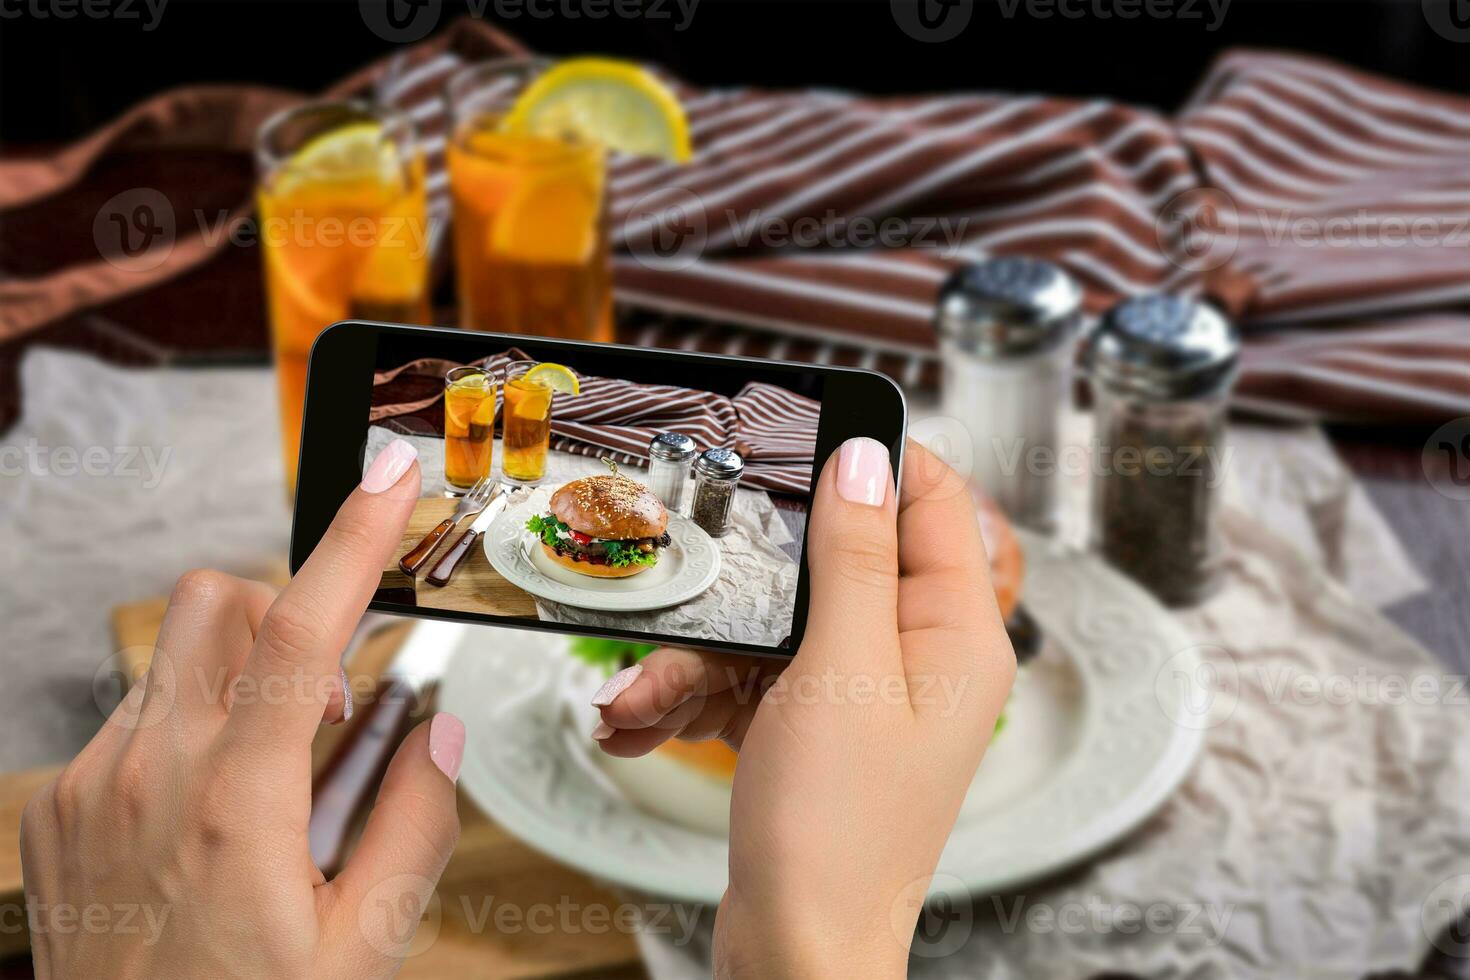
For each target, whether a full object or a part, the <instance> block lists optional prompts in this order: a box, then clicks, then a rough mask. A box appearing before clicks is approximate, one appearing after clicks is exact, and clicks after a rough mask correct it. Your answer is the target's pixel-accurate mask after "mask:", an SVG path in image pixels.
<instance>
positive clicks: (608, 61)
mask: <svg viewBox="0 0 1470 980" xmlns="http://www.w3.org/2000/svg"><path fill="white" fill-rule="evenodd" d="M504 128H505V129H506V130H508V131H509V132H522V133H531V134H534V135H540V136H567V135H570V136H573V137H575V138H578V139H585V140H588V141H591V142H595V143H600V144H602V145H603V146H606V147H608V148H610V149H613V150H618V151H620V152H623V153H632V154H638V155H640V156H652V157H660V158H662V159H664V160H669V161H672V162H674V163H684V162H685V161H687V160H688V159H689V158H690V156H691V151H690V144H689V120H688V119H687V118H686V117H685V115H684V108H683V106H681V105H679V99H678V97H677V96H675V95H674V93H673V92H671V91H670V90H669V87H668V86H667V85H665V84H664V83H663V82H661V81H659V79H658V77H657V76H655V75H654V74H653V73H652V72H650V71H648V70H647V69H645V68H642V67H640V66H639V65H635V64H632V63H630V62H626V61H617V60H614V59H612V58H570V59H568V60H566V61H562V62H559V63H558V64H556V65H555V66H554V67H552V68H551V69H549V70H548V71H547V72H546V73H545V74H543V75H541V76H540V77H539V78H537V79H536V80H535V81H534V82H532V83H531V84H530V85H529V86H528V87H527V88H526V90H525V91H524V92H522V93H521V95H520V97H519V98H518V99H516V102H515V105H514V107H512V109H511V111H510V115H508V116H507V117H506V119H505V122H504Z"/></svg>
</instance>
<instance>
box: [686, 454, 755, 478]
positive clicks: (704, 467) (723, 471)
mask: <svg viewBox="0 0 1470 980" xmlns="http://www.w3.org/2000/svg"><path fill="white" fill-rule="evenodd" d="M694 469H695V471H696V472H699V473H703V474H704V475H705V476H712V477H715V478H716V479H719V480H734V479H738V478H739V476H740V474H741V473H742V472H743V471H744V470H745V460H743V459H741V458H740V454H739V453H737V452H736V451H735V450H733V449H706V450H705V451H704V452H702V453H700V454H699V458H698V459H696V460H695V461H694Z"/></svg>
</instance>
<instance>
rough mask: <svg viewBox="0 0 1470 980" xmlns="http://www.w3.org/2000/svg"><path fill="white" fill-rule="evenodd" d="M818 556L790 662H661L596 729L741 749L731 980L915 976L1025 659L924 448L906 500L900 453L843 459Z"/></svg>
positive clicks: (625, 682)
mask: <svg viewBox="0 0 1470 980" xmlns="http://www.w3.org/2000/svg"><path fill="white" fill-rule="evenodd" d="M807 558H808V563H809V566H810V571H811V576H810V581H811V594H810V607H809V609H810V611H809V614H808V618H807V629H806V633H805V636H804V638H803V641H802V644H801V649H800V650H799V651H798V652H797V654H796V656H795V657H794V658H793V659H792V660H791V662H790V663H789V665H786V664H780V663H776V662H761V661H754V660H751V659H749V658H742V657H726V656H712V655H702V654H696V653H693V652H690V651H687V650H678V649H672V648H665V649H661V650H657V651H655V652H654V653H652V654H650V655H649V656H648V657H647V658H646V659H644V660H643V661H642V663H641V664H638V665H636V666H634V667H631V668H629V669H628V670H626V671H624V672H622V673H621V674H619V675H617V676H616V677H614V678H613V679H612V680H611V681H609V682H608V685H607V686H606V687H605V688H604V689H603V691H602V692H599V697H597V698H595V699H594V704H597V705H598V706H599V707H600V708H601V711H602V719H603V724H602V725H599V726H598V731H597V732H596V733H594V736H595V737H597V738H598V740H599V743H600V744H601V746H602V748H603V750H604V751H606V752H608V753H609V754H612V755H619V756H632V755H642V754H644V753H646V752H649V751H651V750H652V749H654V748H655V747H656V746H658V745H659V744H661V743H662V742H664V741H666V740H667V739H669V738H672V737H680V738H685V739H691V740H699V739H708V738H722V739H724V740H725V741H726V742H728V743H729V744H730V745H731V746H733V747H735V748H737V749H738V750H739V751H740V762H739V765H738V766H737V769H736V773H735V783H734V791H733V799H732V803H731V812H730V885H729V889H728V891H727V892H726V893H725V898H724V901H723V902H722V903H721V905H720V910H719V915H718V917H717V920H716V930H715V965H716V974H717V975H718V976H745V975H753V976H761V977H778V976H808V975H816V974H818V973H829V972H833V971H835V970H841V972H842V974H843V975H846V976H857V975H862V976H870V975H873V976H900V975H902V974H903V972H904V969H905V967H906V962H907V954H908V945H909V940H910V938H911V936H912V932H913V927H914V923H915V921H916V920H917V917H918V913H919V910H920V908H921V906H922V902H923V897H924V894H925V891H926V888H927V884H928V881H929V878H930V876H931V875H932V873H933V871H934V867H935V864H936V863H937V862H938V860H939V855H940V852H941V851H942V849H943V847H944V843H945V841H946V840H947V839H948V837H949V833H950V830H951V828H952V827H953V826H954V821H955V818H956V816H957V815H958V812H959V808H960V804H961V803H962V802H963V800H964V796H965V792H966V790H967V789H968V787H969V785H970V780H971V778H972V777H973V776H974V773H975V770H976V767H977V766H978V765H979V763H980V758H981V756H982V755H983V754H984V752H985V748H986V746H987V745H988V744H989V742H990V737H991V734H992V733H993V731H994V727H995V721H996V718H997V716H998V715H999V714H1000V711H1001V708H1002V707H1003V706H1004V704H1005V700H1006V697H1007V695H1008V694H1009V692H1010V688H1011V682H1012V680H1013V679H1014V677H1015V656H1014V654H1013V652H1012V650H1011V646H1010V641H1009V640H1008V639H1007V637H1006V632H1005V627H1004V624H1003V623H1002V621H1001V616H1000V612H999V609H998V608H997V605H996V601H995V596H994V593H993V592H992V590H991V586H990V578H989V570H988V565H987V562H986V558H985V549H984V545H983V544H982V542H981V540H980V533H979V529H978V527H977V526H976V520H975V514H974V510H973V504H972V502H971V498H970V495H969V493H968V490H967V487H966V485H965V482H964V480H963V479H962V478H961V477H960V476H958V475H957V474H956V473H954V471H952V470H950V469H949V468H948V467H947V466H945V465H944V464H943V463H942V462H940V461H939V460H938V459H936V458H935V457H934V456H933V455H931V454H930V453H928V452H927V451H926V450H925V449H924V448H923V447H921V446H920V445H918V444H917V443H914V442H910V443H909V444H908V447H907V450H906V452H905V456H904V468H903V497H902V499H901V500H895V499H894V492H893V478H892V472H891V469H890V464H889V458H888V453H887V450H886V449H885V448H884V447H883V446H882V445H881V444H879V443H877V442H874V441H873V440H869V439H855V440H851V441H849V442H847V443H845V444H844V445H843V446H842V448H841V449H840V450H839V451H838V453H837V454H835V455H834V456H833V458H832V459H830V460H828V462H827V465H826V467H825V468H824V469H823V471H822V475H821V479H820V480H819V482H818V485H817V489H816V494H815V497H814V500H813V507H812V518H811V527H810V534H809V537H808V541H807ZM783 667H784V669H782V668H783Z"/></svg>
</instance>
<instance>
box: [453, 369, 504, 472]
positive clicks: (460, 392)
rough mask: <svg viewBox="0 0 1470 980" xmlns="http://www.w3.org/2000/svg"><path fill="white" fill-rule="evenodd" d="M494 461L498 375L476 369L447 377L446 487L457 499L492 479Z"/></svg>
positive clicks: (461, 371) (455, 370) (454, 373)
mask: <svg viewBox="0 0 1470 980" xmlns="http://www.w3.org/2000/svg"><path fill="white" fill-rule="evenodd" d="M494 457H495V375H494V374H493V373H491V372H490V371H489V370H487V369H485V368H483V367H478V366H476V365H468V366H466V367H457V368H451V369H450V370H449V372H448V373H446V374H445V375H444V486H445V489H447V490H448V491H449V492H450V493H451V494H454V495H455V496H458V495H460V494H463V493H464V492H465V491H466V490H469V489H470V487H473V486H474V485H475V483H476V482H478V481H479V480H480V479H481V478H482V477H486V476H489V475H490V469H491V466H492V465H493V463H494Z"/></svg>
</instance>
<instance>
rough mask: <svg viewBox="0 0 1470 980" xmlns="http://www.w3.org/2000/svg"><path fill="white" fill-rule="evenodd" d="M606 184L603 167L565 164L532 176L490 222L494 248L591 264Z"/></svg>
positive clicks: (542, 260)
mask: <svg viewBox="0 0 1470 980" xmlns="http://www.w3.org/2000/svg"><path fill="white" fill-rule="evenodd" d="M601 207H602V186H601V181H600V179H599V174H598V172H597V171H594V170H591V169H590V168H587V167H574V166H567V167H559V168H557V169H555V170H551V171H548V172H546V173H543V174H539V175H537V176H535V177H530V178H528V179H526V180H525V181H523V182H522V183H521V185H520V186H519V187H517V188H516V189H515V191H514V192H513V193H512V194H511V195H510V198H509V200H507V201H506V203H505V208H504V210H502V211H501V213H500V215H499V216H498V217H497V218H496V220H495V221H494V223H493V224H492V225H491V226H490V241H489V246H490V253H491V254H492V255H497V256H501V257H503V258H505V259H508V260H510V261H512V262H525V263H531V264H536V265H573V266H576V265H585V264H586V262H587V261H588V260H589V259H590V258H591V257H592V253H593V251H594V249H596V247H597V225H598V221H597V219H598V215H599V212H600V210H601Z"/></svg>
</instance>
